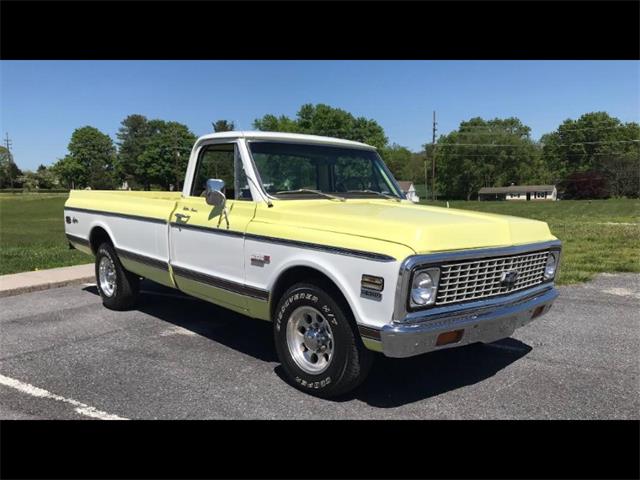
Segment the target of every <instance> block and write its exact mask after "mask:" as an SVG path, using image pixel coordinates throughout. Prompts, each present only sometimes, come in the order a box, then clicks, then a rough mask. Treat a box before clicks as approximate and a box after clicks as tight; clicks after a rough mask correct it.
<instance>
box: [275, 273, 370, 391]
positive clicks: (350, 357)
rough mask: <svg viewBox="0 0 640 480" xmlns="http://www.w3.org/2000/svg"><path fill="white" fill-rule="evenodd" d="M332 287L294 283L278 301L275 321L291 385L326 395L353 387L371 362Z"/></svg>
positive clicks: (277, 336)
mask: <svg viewBox="0 0 640 480" xmlns="http://www.w3.org/2000/svg"><path fill="white" fill-rule="evenodd" d="M331 290H332V289H331V288H330V286H328V285H322V286H318V285H314V284H309V283H299V284H296V285H294V286H292V287H291V288H289V290H287V291H286V292H285V294H284V295H283V296H282V298H281V299H280V301H279V303H278V307H277V309H276V313H275V318H274V322H273V323H274V337H275V344H276V351H277V353H278V358H279V359H280V362H281V363H282V368H283V369H284V371H285V373H286V376H287V378H288V380H289V381H290V383H291V384H292V385H293V386H295V387H296V388H298V389H299V390H302V391H304V392H307V393H310V394H312V395H316V396H319V397H324V398H328V397H335V396H337V395H341V394H344V393H347V392H348V391H350V390H353V389H354V388H356V387H357V386H358V385H359V384H360V383H362V381H363V380H364V379H365V378H366V376H367V374H368V373H369V370H370V368H371V364H372V361H373V353H372V352H370V351H369V350H367V348H366V347H365V346H364V345H363V344H362V340H361V339H360V336H359V334H358V333H357V329H356V327H355V322H354V321H353V319H352V317H351V312H349V310H348V307H347V306H346V305H344V304H343V302H337V301H335V300H334V298H335V297H336V295H335V292H333V291H331ZM329 292H331V293H332V294H334V295H330V294H329Z"/></svg>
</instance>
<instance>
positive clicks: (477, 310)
mask: <svg viewBox="0 0 640 480" xmlns="http://www.w3.org/2000/svg"><path fill="white" fill-rule="evenodd" d="M557 297H558V291H557V290H556V289H555V288H554V287H553V286H552V285H549V284H547V285H546V286H543V287H542V288H540V289H536V290H535V291H533V292H531V291H530V292H523V293H521V294H518V295H512V296H509V297H505V298H503V299H502V300H501V301H500V302H492V303H491V305H490V306H474V307H472V308H466V309H460V310H457V311H451V312H447V313H444V312H443V313H441V314H438V315H433V314H429V313H425V314H424V317H422V318H417V319H415V320H413V321H411V322H410V323H401V322H394V323H391V324H389V325H386V326H384V327H383V328H382V330H381V331H380V340H381V342H382V351H383V352H384V354H385V355H386V356H388V357H411V356H414V355H420V354H422V353H426V352H431V351H433V350H441V349H444V348H451V347H459V346H462V345H467V344H470V343H477V342H481V343H490V342H495V341H496V340H500V339H502V338H506V337H509V336H511V334H513V332H514V331H515V330H516V329H517V328H519V327H522V326H523V325H526V324H527V323H529V322H530V321H531V320H533V319H534V318H538V317H540V316H541V315H544V314H545V313H547V312H548V311H549V309H550V308H551V305H552V304H553V302H554V301H555V299H556V298H557ZM496 300H497V299H496ZM455 330H462V337H461V338H460V340H459V341H457V342H456V343H449V344H446V345H442V346H438V345H436V342H437V339H438V336H439V335H440V334H442V333H446V332H451V331H455Z"/></svg>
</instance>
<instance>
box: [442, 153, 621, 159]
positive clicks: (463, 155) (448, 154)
mask: <svg viewBox="0 0 640 480" xmlns="http://www.w3.org/2000/svg"><path fill="white" fill-rule="evenodd" d="M628 153H631V152H624V153H620V152H615V153H606V152H596V153H586V152H585V153H562V154H561V156H563V157H585V156H587V157H588V156H600V155H602V156H607V155H608V156H622V155H627V154H628ZM445 155H447V156H458V157H487V156H492V155H496V153H477V154H475V153H461V152H447V153H445ZM508 155H509V156H510V157H520V158H531V157H532V156H533V154H532V155H526V154H523V153H508Z"/></svg>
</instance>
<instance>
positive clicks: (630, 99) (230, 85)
mask: <svg viewBox="0 0 640 480" xmlns="http://www.w3.org/2000/svg"><path fill="white" fill-rule="evenodd" d="M0 75H1V76H0V78H1V97H0V105H1V121H0V130H1V131H0V133H1V134H2V138H3V139H4V136H5V133H7V132H8V133H9V136H10V138H11V139H12V141H13V152H14V157H15V160H16V163H17V164H18V166H19V167H20V168H22V169H34V168H36V167H37V166H38V165H39V164H40V163H43V164H45V165H48V164H51V163H53V162H55V161H56V159H58V158H60V157H62V156H64V155H65V153H66V149H67V145H68V143H69V139H70V136H71V133H72V132H73V130H74V129H75V128H78V127H81V126H84V125H92V126H94V127H97V128H98V129H100V130H102V131H103V132H105V133H108V134H109V135H111V137H112V138H113V139H114V140H115V133H116V131H117V130H118V127H119V125H120V122H121V120H122V119H123V118H124V117H126V116H127V115H129V114H132V113H141V114H143V115H146V116H147V117H149V118H161V119H164V120H175V121H179V122H182V123H185V124H186V125H188V126H189V128H190V129H191V130H192V131H193V132H194V133H195V134H197V135H202V134H205V133H208V132H210V131H211V122H212V121H214V120H217V119H221V118H224V119H229V120H234V121H235V123H236V127H237V128H239V129H251V125H252V122H253V120H254V119H255V118H257V117H261V116H262V115H264V114H267V113H273V114H276V115H280V114H284V115H288V116H291V117H293V116H295V113H296V112H297V110H298V108H299V107H300V105H302V104H304V103H326V104H329V105H332V106H334V107H340V108H343V109H345V110H348V111H350V112H352V113H353V114H354V115H357V116H365V117H368V118H373V119H375V120H377V121H378V122H379V123H380V124H381V125H382V126H383V127H384V129H385V131H386V133H387V136H388V137H389V141H390V142H392V143H398V144H400V145H404V146H407V147H409V148H410V149H412V150H418V149H420V147H421V145H422V144H424V143H425V142H428V141H430V139H431V116H432V111H433V110H436V111H437V115H438V124H439V125H438V133H440V134H441V133H447V132H449V131H451V130H453V129H455V128H456V127H457V126H458V124H459V123H460V122H461V121H463V120H467V119H469V118H471V117H475V116H481V117H484V118H494V117H508V116H517V117H519V118H520V119H521V120H522V121H523V122H524V123H525V124H526V125H529V126H530V127H531V128H532V133H533V137H534V138H539V137H540V135H542V134H543V133H546V132H549V131H552V130H554V129H555V128H556V127H557V125H558V124H559V123H560V122H561V121H563V120H565V119H567V118H577V117H578V116H580V115H581V114H583V113H586V112H591V111H599V110H604V111H607V112H609V113H610V114H612V115H614V116H616V117H618V118H620V119H621V120H623V121H639V120H640V96H639V95H640V94H639V91H640V62H634V61H160V62H158V61H3V62H0Z"/></svg>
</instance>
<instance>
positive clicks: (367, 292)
mask: <svg viewBox="0 0 640 480" xmlns="http://www.w3.org/2000/svg"><path fill="white" fill-rule="evenodd" d="M360 296H361V297H363V298H368V299H370V300H375V301H377V302H379V301H381V300H382V294H381V293H380V292H377V291H375V290H371V289H369V288H361V289H360Z"/></svg>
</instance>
